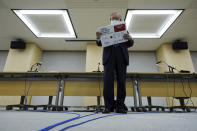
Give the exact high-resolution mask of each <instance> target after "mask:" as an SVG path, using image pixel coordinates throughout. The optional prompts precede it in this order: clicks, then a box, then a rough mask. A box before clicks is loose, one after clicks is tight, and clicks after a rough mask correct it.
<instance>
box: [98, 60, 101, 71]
mask: <svg viewBox="0 0 197 131" xmlns="http://www.w3.org/2000/svg"><path fill="white" fill-rule="evenodd" d="M98 72H101V71H100V62H99V63H98Z"/></svg>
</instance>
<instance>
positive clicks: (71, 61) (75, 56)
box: [40, 51, 86, 72]
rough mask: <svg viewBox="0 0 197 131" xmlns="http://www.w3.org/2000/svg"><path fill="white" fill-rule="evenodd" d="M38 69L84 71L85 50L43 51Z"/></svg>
mask: <svg viewBox="0 0 197 131" xmlns="http://www.w3.org/2000/svg"><path fill="white" fill-rule="evenodd" d="M41 61H42V62H43V64H42V66H41V68H40V71H44V72H45V71H47V72H48V71H59V72H85V64H86V52H85V51H83V52H82V51H68V52H66V51H44V52H43V54H42V60H41Z"/></svg>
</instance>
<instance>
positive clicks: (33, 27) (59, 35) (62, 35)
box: [13, 9, 76, 38]
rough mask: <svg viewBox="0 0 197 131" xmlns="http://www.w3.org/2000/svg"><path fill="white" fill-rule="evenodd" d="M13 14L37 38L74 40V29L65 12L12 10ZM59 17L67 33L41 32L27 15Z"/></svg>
mask: <svg viewBox="0 0 197 131" xmlns="http://www.w3.org/2000/svg"><path fill="white" fill-rule="evenodd" d="M13 11H14V13H15V14H16V15H17V16H18V17H19V18H20V19H21V20H22V21H23V22H24V23H25V24H26V25H27V27H29V29H30V30H31V31H32V32H33V33H34V34H35V35H36V36H37V37H54V38H76V35H75V32H74V28H73V26H72V23H71V19H70V17H69V15H68V11H67V10H18V9H17V10H13ZM32 14H33V15H61V16H62V17H63V20H64V23H65V26H66V27H67V28H68V32H69V33H62V32H60V33H57V32H47V33H43V32H41V31H40V30H39V29H38V28H37V27H36V24H35V23H33V22H32V21H31V20H29V19H28V15H32Z"/></svg>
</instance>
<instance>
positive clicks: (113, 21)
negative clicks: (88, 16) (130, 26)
mask: <svg viewBox="0 0 197 131" xmlns="http://www.w3.org/2000/svg"><path fill="white" fill-rule="evenodd" d="M110 21H111V24H116V23H118V22H120V21H122V17H121V15H120V14H119V13H118V12H114V13H112V14H111V15H110Z"/></svg>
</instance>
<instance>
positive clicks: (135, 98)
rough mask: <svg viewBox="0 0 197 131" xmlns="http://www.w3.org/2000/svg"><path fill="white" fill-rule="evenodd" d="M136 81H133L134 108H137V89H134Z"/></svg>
mask: <svg viewBox="0 0 197 131" xmlns="http://www.w3.org/2000/svg"><path fill="white" fill-rule="evenodd" d="M136 84H137V81H136V80H133V100H134V107H137V88H136Z"/></svg>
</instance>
